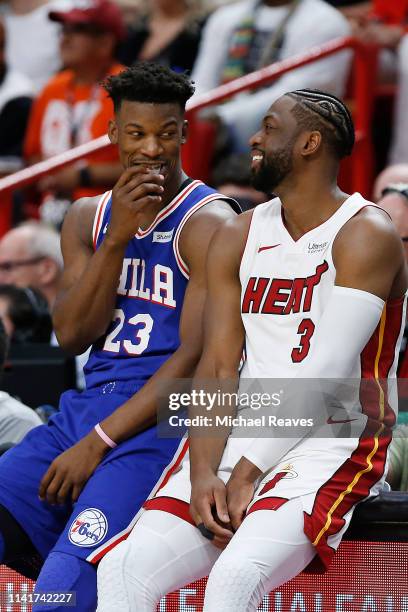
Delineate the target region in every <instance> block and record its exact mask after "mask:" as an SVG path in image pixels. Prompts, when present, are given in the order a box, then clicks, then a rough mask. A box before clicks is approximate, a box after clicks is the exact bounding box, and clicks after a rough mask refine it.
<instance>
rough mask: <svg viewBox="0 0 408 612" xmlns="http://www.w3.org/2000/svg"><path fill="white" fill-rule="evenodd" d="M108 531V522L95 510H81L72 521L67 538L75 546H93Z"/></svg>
mask: <svg viewBox="0 0 408 612" xmlns="http://www.w3.org/2000/svg"><path fill="white" fill-rule="evenodd" d="M107 530H108V520H107V518H106V516H105V515H104V513H103V512H101V511H100V510H98V509H97V508H87V509H86V510H83V511H82V512H81V513H80V514H78V516H77V517H76V519H74V520H73V522H72V524H71V527H70V528H69V532H68V537H69V539H70V541H71V542H72V544H75V545H76V546H95V544H98V543H99V542H101V540H103V538H104V537H105V535H106V532H107Z"/></svg>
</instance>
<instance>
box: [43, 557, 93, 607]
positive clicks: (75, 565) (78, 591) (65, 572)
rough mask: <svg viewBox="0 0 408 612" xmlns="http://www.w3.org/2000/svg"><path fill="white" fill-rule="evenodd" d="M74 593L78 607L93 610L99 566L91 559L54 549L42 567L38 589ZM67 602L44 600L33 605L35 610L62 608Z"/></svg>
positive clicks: (46, 591)
mask: <svg viewBox="0 0 408 612" xmlns="http://www.w3.org/2000/svg"><path fill="white" fill-rule="evenodd" d="M52 591H58V592H59V593H72V594H73V595H72V597H71V601H72V598H73V597H75V602H76V603H75V605H76V609H77V610H81V612H94V610H95V609H96V568H95V566H93V565H92V564H91V563H88V561H85V560H84V559H80V558H78V557H74V556H73V555H69V554H67V553H63V552H58V551H53V552H51V553H50V554H49V555H48V557H47V559H46V561H45V563H44V565H43V568H42V570H41V573H40V575H39V577H38V580H37V584H36V592H39V593H41V592H45V593H49V592H52ZM65 609H66V603H65V605H61V603H56V604H55V606H53V605H50V604H49V603H48V604H41V603H39V604H38V605H34V606H33V612H34V611H35V612H42V611H43V610H44V611H45V612H60V611H61V612H62V611H63V610H65Z"/></svg>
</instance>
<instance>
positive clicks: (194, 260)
mask: <svg viewBox="0 0 408 612" xmlns="http://www.w3.org/2000/svg"><path fill="white" fill-rule="evenodd" d="M232 216H235V213H234V212H233V211H232V209H231V208H230V206H229V205H227V204H226V203H225V202H219V203H215V202H213V203H212V204H211V205H208V206H206V207H204V208H203V209H202V210H200V211H197V212H196V213H195V214H194V215H193V217H192V218H191V219H190V220H189V221H188V222H187V224H186V226H185V227H184V229H183V231H182V233H181V239H180V250H181V255H182V257H183V259H184V260H185V261H186V262H187V264H188V266H189V268H190V280H189V283H188V285H187V290H186V294H185V299H184V302H183V309H182V315H181V322H180V341H181V344H180V347H179V348H178V349H177V351H175V353H173V355H171V357H169V359H168V360H167V361H166V362H165V363H164V364H163V365H162V366H161V368H160V369H159V370H158V371H157V372H156V373H155V374H154V375H153V376H152V378H151V379H150V380H149V381H148V382H147V383H146V384H145V385H144V386H143V387H142V388H141V389H140V391H138V392H137V393H136V394H135V395H134V396H133V397H132V398H131V399H130V400H129V401H127V402H126V403H125V404H123V405H122V406H120V407H119V408H117V409H116V410H115V411H114V412H113V413H112V414H111V415H110V416H109V417H108V418H106V419H105V420H104V421H102V422H101V426H102V429H103V430H104V431H105V433H106V434H107V435H108V436H109V437H110V438H111V439H113V440H115V442H117V443H120V442H122V441H123V440H126V439H127V438H130V437H131V436H133V435H135V434H137V433H138V432H140V431H142V430H144V429H146V428H147V427H149V426H151V425H152V424H154V423H155V422H156V410H157V406H158V396H157V392H158V386H159V384H160V382H165V383H168V381H169V380H170V379H172V378H186V377H191V376H192V375H193V373H194V369H195V367H196V365H197V362H198V360H199V358H200V355H201V350H202V316H203V310H204V303H205V297H206V279H205V263H206V257H207V251H208V245H209V243H210V241H211V238H212V236H213V234H214V232H215V231H216V229H217V228H218V226H219V225H220V224H221V223H223V222H224V221H225V220H226V219H229V218H231V217H232ZM98 250H99V249H98ZM109 450H110V448H109V447H108V446H107V444H106V443H105V442H104V441H103V440H101V438H100V437H99V436H98V434H97V433H96V432H95V430H94V429H92V430H91V431H90V432H89V434H87V435H86V436H85V437H84V438H82V440H80V441H79V442H78V443H77V444H75V445H74V446H73V447H72V448H70V449H68V450H67V451H65V452H64V453H62V454H61V455H59V457H57V458H56V459H55V460H54V461H53V463H52V464H51V466H50V468H49V469H48V471H47V472H46V474H45V476H44V478H43V479H42V482H41V485H40V491H39V493H40V496H41V497H42V498H43V499H45V498H46V499H47V500H48V501H49V502H50V503H56V502H58V503H64V502H65V500H66V498H67V496H70V497H71V499H72V500H73V501H75V500H76V499H77V498H78V496H79V494H80V492H81V490H82V488H83V486H84V484H85V482H86V481H87V480H88V479H89V477H90V476H91V474H92V473H93V471H94V470H95V469H96V467H97V466H98V465H99V463H100V461H101V460H102V459H103V457H104V456H105V455H106V453H107V452H109Z"/></svg>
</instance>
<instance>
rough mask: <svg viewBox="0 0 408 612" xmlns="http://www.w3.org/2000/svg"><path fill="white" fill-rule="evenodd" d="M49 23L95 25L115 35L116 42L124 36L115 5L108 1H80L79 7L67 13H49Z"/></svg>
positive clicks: (120, 14) (120, 16)
mask: <svg viewBox="0 0 408 612" xmlns="http://www.w3.org/2000/svg"><path fill="white" fill-rule="evenodd" d="M48 17H49V18H50V19H51V21H57V22H58V23H66V24H69V25H82V24H86V25H88V24H89V25H95V26H98V27H99V28H100V29H101V30H103V31H106V32H110V33H112V34H114V35H115V37H116V38H117V40H121V39H123V38H125V36H126V27H125V23H124V21H123V17H122V13H121V12H120V9H119V7H118V6H117V4H114V3H113V2H110V1H109V0H90V1H84V0H82V2H81V5H80V6H76V7H75V8H73V9H71V10H69V11H65V12H64V11H51V12H50V13H49V14H48Z"/></svg>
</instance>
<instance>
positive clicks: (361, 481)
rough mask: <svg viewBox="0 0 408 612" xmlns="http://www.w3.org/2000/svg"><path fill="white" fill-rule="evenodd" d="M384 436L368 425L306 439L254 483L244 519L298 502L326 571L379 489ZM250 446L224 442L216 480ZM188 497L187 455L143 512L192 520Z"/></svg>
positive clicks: (379, 429) (224, 475)
mask: <svg viewBox="0 0 408 612" xmlns="http://www.w3.org/2000/svg"><path fill="white" fill-rule="evenodd" d="M367 428H368V429H367ZM383 431H384V430H383V426H382V425H381V424H379V423H372V424H371V425H370V426H366V428H365V432H364V434H363V435H362V436H361V437H360V438H334V439H328V438H324V439H323V438H319V439H307V440H305V441H304V442H302V443H301V444H299V445H298V446H297V447H295V448H294V449H293V450H292V451H290V452H289V453H288V454H287V455H286V456H285V457H284V458H283V459H282V461H280V462H279V464H278V465H276V466H274V468H273V469H271V470H270V471H268V472H267V473H266V474H264V475H263V477H262V478H261V479H260V480H259V481H258V483H257V486H256V490H255V495H254V497H253V500H252V502H251V503H250V505H249V506H248V511H247V514H249V513H251V512H254V511H256V510H267V509H270V510H276V509H278V508H279V507H281V506H283V505H284V504H285V503H286V502H287V501H288V500H290V499H293V498H297V497H299V498H301V500H302V504H303V510H304V531H305V533H306V535H307V536H308V538H309V539H310V540H311V542H312V543H313V545H314V546H315V547H316V552H317V553H318V555H319V557H320V560H321V561H322V563H323V565H324V566H326V567H327V566H328V565H329V563H330V562H331V559H332V557H333V554H334V552H335V550H336V549H337V547H338V545H339V544H340V541H341V538H342V536H343V534H344V532H345V531H346V529H347V527H348V525H349V523H350V520H351V517H352V514H353V511H354V509H355V507H356V505H357V504H358V503H359V502H361V501H363V500H365V499H367V498H368V497H371V496H373V495H377V494H378V493H379V492H380V491H381V489H382V488H384V473H385V465H386V456H387V448H388V445H389V442H390V439H391V436H390V433H389V432H388V433H386V434H384V433H383ZM250 443H251V440H250V439H236V438H230V439H229V440H228V443H227V446H226V449H225V451H224V454H223V459H222V461H221V464H220V469H219V471H218V476H219V477H220V478H221V479H222V480H223V481H224V482H225V483H226V482H227V481H228V479H229V477H230V475H231V472H232V469H233V468H234V465H235V464H236V463H237V462H238V460H239V459H240V457H241V456H242V455H243V453H244V452H245V448H246V447H247V445H249V444H250ZM271 443H273V442H272V441H271ZM190 495H191V485H190V460H189V453H188V452H187V453H186V455H185V457H184V459H183V461H182V462H181V463H180V465H179V466H178V468H177V469H176V470H175V471H173V473H172V476H171V477H170V479H169V480H168V481H167V483H166V484H165V485H164V486H163V487H161V488H160V489H159V491H157V493H156V495H155V497H154V498H153V499H151V500H150V501H149V503H148V504H147V505H146V507H147V508H148V509H160V510H164V511H166V512H171V513H174V514H176V515H177V516H180V517H181V518H184V519H185V520H190V521H191V517H189V516H188V508H187V504H188V503H189V502H190ZM180 501H181V503H180Z"/></svg>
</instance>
